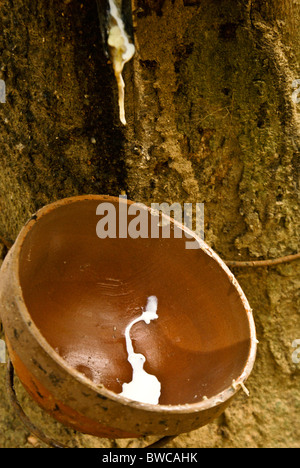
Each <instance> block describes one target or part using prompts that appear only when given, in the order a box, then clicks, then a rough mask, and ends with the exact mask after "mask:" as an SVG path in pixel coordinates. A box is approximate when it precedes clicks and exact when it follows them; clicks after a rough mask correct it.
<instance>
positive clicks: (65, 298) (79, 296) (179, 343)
mask: <svg viewBox="0 0 300 468" xmlns="http://www.w3.org/2000/svg"><path fill="white" fill-rule="evenodd" d="M99 203H100V202H99V200H92V199H89V200H80V201H76V202H73V203H69V204H65V205H62V206H60V207H58V208H56V209H53V210H50V211H48V212H44V213H43V214H42V215H41V216H40V217H38V219H37V221H36V222H35V224H34V225H33V227H32V228H31V230H30V231H29V232H28V234H27V236H26V237H25V240H24V242H23V244H22V247H21V254H20V261H19V276H20V284H21V288H22V291H23V296H24V300H25V303H26V306H27V308H28V311H29V313H30V315H31V317H32V320H33V321H34V322H35V324H36V326H37V327H38V329H39V330H40V333H41V334H42V335H43V336H44V338H45V339H46V340H47V341H48V343H49V344H50V345H51V347H52V348H53V349H54V350H55V351H56V352H57V353H58V354H59V355H60V356H62V357H63V358H64V359H65V361H66V362H67V363H68V364H69V365H70V366H72V367H74V368H75V369H77V370H78V371H80V372H82V373H83V374H85V375H86V376H87V377H88V378H89V379H91V380H92V381H93V382H94V383H96V384H98V383H101V384H103V385H105V387H106V388H108V389H110V390H112V391H114V392H116V393H120V392H121V391H122V384H123V383H124V382H130V381H131V379H132V367H131V365H130V364H129V362H128V360H127V358H128V354H127V349H126V342H125V336H124V333H125V328H126V327H127V326H128V325H129V323H130V322H131V321H132V320H133V319H134V318H136V317H139V316H140V315H141V313H142V310H143V308H145V306H146V303H147V298H148V297H149V296H153V295H154V296H156V297H157V299H158V309H157V314H158V319H157V320H153V321H151V322H150V324H146V323H145V322H139V323H137V324H135V325H134V326H133V327H132V330H131V338H132V344H133V347H134V351H135V352H136V353H142V354H143V355H144V356H145V357H146V363H145V366H144V369H145V370H146V372H148V373H150V374H154V375H155V376H156V377H157V378H158V380H159V381H160V382H161V397H160V400H159V403H160V404H163V405H165V404H166V405H168V404H172V405H176V404H186V403H196V402H197V401H199V400H201V399H202V398H203V396H206V397H208V398H209V397H211V396H213V395H216V394H218V393H219V392H221V391H223V390H225V389H226V388H227V387H228V386H230V385H231V383H232V380H233V379H237V378H238V376H239V375H240V374H241V372H242V371H243V368H244V366H245V364H246V361H247V358H248V355H249V350H250V327H249V320H248V317H247V314H246V311H245V307H244V305H243V303H242V300H241V297H240V295H239V293H238V291H237V289H236V288H235V287H234V285H233V284H232V283H231V281H230V279H229V277H228V275H227V274H226V273H225V271H224V270H223V269H222V268H221V267H220V265H219V264H218V263H217V262H216V261H215V260H214V259H212V258H211V257H210V256H209V255H208V254H207V253H205V252H204V251H203V250H202V249H194V250H189V249H186V248H185V242H186V238H185V237H184V236H183V237H182V238H181V239H180V238H174V236H172V235H171V236H170V238H166V239H162V238H157V239H153V238H137V239H132V238H130V237H128V238H124V239H112V238H107V239H100V238H99V237H98V236H97V235H96V225H97V222H98V221H99V219H100V218H99V216H97V215H96V209H97V206H98V205H99ZM114 206H115V209H116V213H117V228H118V211H119V203H118V201H117V200H115V201H114ZM147 213H148V214H147V216H149V222H150V213H149V212H148V211H147ZM130 220H131V218H130V217H128V222H130ZM117 232H118V231H117Z"/></svg>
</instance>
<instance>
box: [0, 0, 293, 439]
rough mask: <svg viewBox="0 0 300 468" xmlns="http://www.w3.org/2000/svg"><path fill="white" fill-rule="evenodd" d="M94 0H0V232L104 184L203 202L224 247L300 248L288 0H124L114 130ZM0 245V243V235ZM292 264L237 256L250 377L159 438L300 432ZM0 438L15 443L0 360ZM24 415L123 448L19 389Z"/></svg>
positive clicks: (261, 252) (71, 435)
mask: <svg viewBox="0 0 300 468" xmlns="http://www.w3.org/2000/svg"><path fill="white" fill-rule="evenodd" d="M96 13H97V10H96V5H95V2H93V1H85V2H83V1H82V2H80V1H78V0H66V1H58V0H51V1H48V2H46V1H45V0H35V1H31V2H29V1H27V0H23V1H21V0H3V1H2V2H1V5H0V57H1V59H0V68H1V72H0V78H1V79H4V80H5V82H6V86H7V102H6V104H0V125H1V131H0V142H1V151H0V168H1V171H0V235H1V236H3V237H4V238H5V239H7V240H11V241H13V240H14V239H15V237H16V235H17V234H18V232H19V230H20V229H21V227H22V226H23V224H24V223H25V222H26V220H27V219H28V218H29V217H30V216H31V214H33V213H34V212H35V211H36V210H37V209H38V208H40V207H41V206H43V205H44V204H46V203H49V202H52V201H54V200H57V199H59V198H63V197H67V196H72V195H77V194H86V193H105V194H109V195H119V194H121V193H126V194H127V195H128V198H131V199H133V200H135V201H140V202H144V203H146V204H150V203H152V202H162V201H165V202H169V203H173V202H179V203H184V202H191V203H195V202H203V203H205V240H206V241H207V243H208V244H209V245H210V246H211V247H212V248H213V249H214V250H215V251H216V252H217V253H218V254H220V256H221V257H222V258H223V259H235V260H239V259H245V260H246V259H250V258H251V259H260V258H261V259H262V258H276V257H279V256H282V255H288V254H292V253H295V252H297V251H299V227H300V226H299V224H300V223H299V182H300V157H299V148H300V104H296V103H294V102H293V101H292V99H291V95H292V92H293V88H292V83H293V81H294V80H296V79H298V78H300V48H299V45H300V32H299V31H300V4H299V2H294V1H291V0H272V1H266V2H259V1H237V0H217V1H216V0H199V1H198V0H175V1H171V0H165V1H164V0H135V3H134V24H135V36H136V46H137V53H136V55H135V57H134V60H133V61H132V62H131V63H130V64H128V65H127V66H126V70H125V81H126V114H127V121H128V125H127V127H125V128H124V127H123V126H122V125H121V124H120V123H119V121H118V108H117V96H116V85H115V81H114V77H113V73H112V70H111V66H110V65H109V64H108V63H107V61H106V59H105V57H104V56H103V52H102V45H101V37H100V33H99V28H98V20H97V15H96ZM0 249H2V258H3V257H4V256H5V254H6V248H5V246H3V245H2V246H1V245H0ZM299 263H300V262H293V263H288V264H283V265H278V266H276V267H272V268H259V269H255V270H254V269H251V270H249V269H235V270H234V273H235V274H236V276H237V279H238V280H239V282H240V284H241V286H242V287H243V289H244V291H245V293H246V295H247V297H248V299H249V302H250V304H251V306H252V308H253V312H254V317H255V321H256V325H257V333H258V339H259V341H260V344H259V346H258V356H257V361H256V364H255V368H254V371H253V373H252V375H251V377H250V379H249V381H248V383H247V386H248V387H249V390H250V397H249V398H247V397H246V396H245V395H244V394H239V395H238V397H237V398H236V400H235V401H234V402H233V404H232V405H231V406H230V407H229V408H228V410H226V412H225V413H224V415H222V416H221V417H220V418H219V419H218V420H217V421H215V422H214V423H212V424H210V425H209V426H207V427H205V428H201V429H199V430H197V431H194V432H192V433H190V434H185V435H182V436H180V437H178V438H176V439H175V441H174V442H172V443H170V447H212V446H213V447H214V446H216V447H249V446H251V447H262V446H264V447H296V446H299V445H300V427H299V416H300V391H299V365H297V364H295V363H293V361H292V352H293V351H294V349H293V348H292V346H291V345H292V342H293V340H295V339H299V338H300V324H299V323H300V321H299V310H300V297H299V286H300V280H299V272H300V264H299ZM0 384H1V399H0V446H1V447H23V446H24V447H27V446H30V444H29V442H28V436H29V434H28V432H27V431H26V430H24V428H23V427H22V424H21V423H20V422H19V421H18V419H17V418H16V417H15V415H14V413H13V411H12V410H11V409H10V407H9V405H8V403H7V400H6V398H5V392H4V368H3V366H2V365H0ZM18 392H19V395H20V398H21V401H22V403H23V404H24V406H25V408H26V410H27V412H28V413H29V414H30V415H31V416H32V417H33V418H34V419H35V420H38V421H39V422H40V424H41V425H42V426H43V427H44V429H45V430H46V431H47V432H49V433H51V434H52V435H55V436H56V437H59V438H60V440H62V441H64V442H68V443H69V444H70V445H77V446H82V447H89V446H103V447H104V446H107V447H109V446H115V445H117V446H127V445H129V446H135V445H139V444H142V443H143V442H142V441H131V440H130V441H127V440H125V441H116V442H111V441H106V440H97V439H95V438H93V437H90V436H86V435H82V434H77V433H75V432H74V431H71V430H69V429H66V428H64V427H63V426H61V425H59V424H58V423H56V422H55V421H53V420H51V419H50V418H48V416H47V415H45V414H44V413H43V412H42V411H40V410H39V409H37V408H36V406H35V404H34V403H32V402H31V401H30V399H29V398H28V397H27V395H26V393H25V392H24V391H23V390H22V388H21V386H20V385H19V386H18Z"/></svg>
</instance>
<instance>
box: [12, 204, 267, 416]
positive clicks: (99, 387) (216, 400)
mask: <svg viewBox="0 0 300 468" xmlns="http://www.w3.org/2000/svg"><path fill="white" fill-rule="evenodd" d="M89 200H91V201H97V200H98V201H99V202H100V201H112V202H119V203H120V202H121V203H126V204H127V205H130V204H134V203H137V202H134V201H132V200H128V199H127V198H125V197H122V196H119V197H115V196H110V195H78V196H73V197H68V198H62V199H60V200H57V201H55V202H53V203H50V204H48V205H45V206H44V207H42V208H41V209H39V210H38V211H37V212H36V213H35V214H34V215H33V216H32V217H31V218H30V219H29V220H28V221H27V223H26V224H25V225H24V226H23V228H22V230H21V231H20V233H19V235H18V237H17V239H16V241H15V244H14V246H13V248H12V249H11V251H10V252H9V254H8V255H7V258H8V257H11V255H10V254H13V257H12V258H10V260H11V261H12V267H13V275H14V276H15V278H14V280H15V281H16V283H17V287H18V289H19V295H18V296H17V297H16V298H15V300H16V303H17V305H18V307H19V311H20V314H21V316H22V318H23V320H24V323H25V327H26V328H27V330H28V331H29V333H30V334H31V335H33V337H34V338H35V339H36V340H37V342H38V344H39V345H40V346H41V348H42V349H43V350H44V351H45V352H46V354H47V355H49V356H50V358H51V359H53V360H54V361H55V362H56V364H58V365H59V366H60V367H62V369H63V370H64V371H65V372H67V373H69V374H70V375H71V376H72V377H74V378H75V379H76V380H77V381H79V382H80V383H81V384H84V385H86V386H87V387H89V389H90V390H92V391H94V392H96V393H97V394H99V395H101V396H104V397H106V398H108V399H110V400H114V401H115V402H116V403H120V404H123V405H126V406H129V407H132V408H136V409H142V410H146V411H150V412H159V413H172V414H174V413H177V414H188V413H194V412H200V411H204V410H208V409H211V408H214V407H216V406H218V405H220V404H222V403H225V402H226V401H227V400H229V399H230V398H231V397H233V395H235V394H236V393H237V392H238V391H239V390H240V388H244V382H245V381H246V380H247V378H248V377H249V375H250V373H251V371H252V369H253V366H254V362H255V358H256V351H257V343H258V341H257V339H256V329H255V322H254V318H253V314H252V309H251V307H250V305H249V303H248V300H247V298H246V296H245V294H244V292H243V290H242V288H241V286H240V285H239V283H238V281H237V279H236V278H235V276H234V275H233V273H232V272H231V271H230V269H229V268H228V267H227V265H226V264H225V262H224V261H223V260H222V259H221V258H220V257H219V255H218V254H217V253H216V252H214V250H213V249H212V248H211V247H209V246H208V244H206V242H205V241H204V240H202V239H201V238H200V237H199V236H197V235H196V234H195V233H194V232H193V231H191V230H190V229H189V228H187V227H186V226H184V225H182V224H181V223H179V222H177V221H176V220H175V219H173V218H171V217H169V216H167V215H165V214H162V217H164V218H165V219H166V220H168V221H169V222H170V223H172V224H174V225H176V226H177V227H179V228H180V229H182V230H183V231H186V232H187V233H188V234H190V235H191V236H192V237H193V238H194V239H195V240H197V241H198V243H199V245H200V248H201V250H203V251H204V252H205V253H206V254H207V255H209V256H210V257H211V258H212V259H214V260H215V261H216V262H217V263H218V265H219V266H220V267H221V268H222V269H223V270H224V272H225V273H226V275H227V276H228V279H229V280H230V282H231V283H232V285H233V286H234V287H235V289H236V291H237V292H238V294H239V297H240V299H241V301H242V304H243V307H244V310H245V312H246V316H247V320H248V325H249V332H250V337H249V338H250V339H249V341H250V345H249V353H248V357H247V360H246V363H245V365H244V367H243V369H242V372H241V373H240V375H239V376H238V377H237V379H236V380H235V381H233V382H232V385H231V386H228V387H226V388H225V389H224V390H222V391H221V392H219V393H218V394H216V395H213V396H212V397H209V398H207V399H202V400H200V401H198V402H195V403H185V404H176V405H171V404H170V405H166V404H165V405H160V404H149V403H142V402H138V401H134V400H131V399H129V398H126V397H124V396H122V395H120V394H118V393H115V392H114V391H112V390H109V389H108V388H106V387H105V386H104V385H103V384H96V383H94V382H93V381H92V380H91V379H89V378H88V377H86V376H85V375H84V374H82V373H81V372H79V371H77V370H76V369H74V368H73V367H72V366H70V365H69V364H68V363H67V362H66V361H65V360H64V359H63V358H62V357H61V356H60V355H59V354H58V353H57V352H56V351H55V350H54V348H52V346H51V345H50V344H49V343H48V341H47V340H46V339H45V338H44V337H43V335H42V333H41V332H40V330H39V329H38V327H37V326H36V324H35V323H34V321H33V320H32V317H31V315H30V314H29V311H28V309H27V306H26V303H25V299H24V296H23V290H22V286H21V282H20V275H19V273H20V262H19V259H20V256H19V255H18V254H19V253H20V252H21V249H22V246H23V243H24V241H25V238H26V236H27V235H28V233H29V232H30V231H31V229H32V227H33V226H34V225H35V224H36V222H37V221H38V220H39V219H40V218H41V217H43V216H45V215H47V214H48V213H50V212H52V211H54V210H55V209H57V208H61V207H62V206H65V205H68V204H72V203H76V202H82V201H89ZM139 205H140V206H141V207H142V208H143V207H144V208H145V209H146V210H147V211H148V212H150V213H153V212H155V210H153V208H150V207H148V206H146V205H144V204H143V203H139ZM3 265H4V263H3ZM29 323H30V326H29Z"/></svg>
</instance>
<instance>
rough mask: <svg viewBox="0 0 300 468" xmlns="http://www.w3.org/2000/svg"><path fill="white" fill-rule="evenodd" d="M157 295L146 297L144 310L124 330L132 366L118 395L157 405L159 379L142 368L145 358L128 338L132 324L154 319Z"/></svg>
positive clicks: (159, 388)
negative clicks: (130, 374) (137, 351)
mask: <svg viewBox="0 0 300 468" xmlns="http://www.w3.org/2000/svg"><path fill="white" fill-rule="evenodd" d="M156 312H157V297H156V296H150V297H149V298H148V302H147V306H146V310H145V311H144V312H143V313H142V315H141V316H140V317H138V318H136V319H134V320H133V321H132V322H131V323H130V324H129V325H128V326H127V327H126V330H125V339H126V348H127V353H128V361H129V362H130V364H131V367H132V381H131V382H129V383H124V384H123V387H122V392H121V393H120V395H123V396H125V397H126V398H129V399H131V400H134V401H139V402H142V403H150V404H154V405H157V404H158V402H159V397H160V393H161V384H160V382H159V380H158V379H157V378H156V377H155V376H154V375H152V374H148V373H147V372H146V371H145V370H144V364H145V362H146V358H145V356H144V355H143V354H139V353H135V352H134V349H133V346H132V341H131V338H130V331H131V328H132V327H133V325H135V324H136V323H138V322H141V321H144V322H145V323H146V324H149V323H150V322H151V320H156V319H157V318H158V315H157V313H156Z"/></svg>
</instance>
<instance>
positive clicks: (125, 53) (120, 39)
mask: <svg viewBox="0 0 300 468" xmlns="http://www.w3.org/2000/svg"><path fill="white" fill-rule="evenodd" d="M109 8H110V16H111V24H110V27H109V31H108V45H109V47H110V55H111V59H112V64H113V69H114V73H115V77H116V80H117V84H118V93H119V111H120V120H121V122H122V123H123V125H126V118H125V104H124V100H125V83H124V80H123V77H122V72H123V68H124V65H125V63H127V62H129V60H131V59H132V57H133V55H134V53H135V47H134V45H133V44H132V43H131V42H129V39H128V36H127V34H126V31H125V26H124V23H123V21H122V18H121V13H120V9H119V8H118V6H117V4H116V2H115V0H109Z"/></svg>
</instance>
